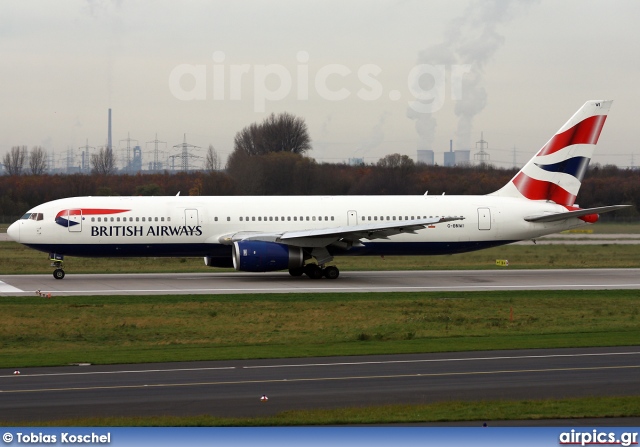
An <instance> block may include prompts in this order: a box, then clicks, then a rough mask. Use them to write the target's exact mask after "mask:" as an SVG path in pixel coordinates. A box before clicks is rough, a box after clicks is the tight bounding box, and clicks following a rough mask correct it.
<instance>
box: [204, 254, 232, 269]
mask: <svg viewBox="0 0 640 447" xmlns="http://www.w3.org/2000/svg"><path fill="white" fill-rule="evenodd" d="M204 265H206V266H207V267H218V268H231V267H233V260H232V259H231V258H230V257H229V255H227V256H205V257H204Z"/></svg>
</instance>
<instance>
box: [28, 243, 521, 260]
mask: <svg viewBox="0 0 640 447" xmlns="http://www.w3.org/2000/svg"><path fill="white" fill-rule="evenodd" d="M512 242H516V241H512V240H509V241H478V242H473V241H465V242H367V243H365V244H364V246H363V247H353V248H351V249H350V250H343V249H337V248H334V247H328V249H329V251H330V253H331V254H332V255H334V256H425V255H445V254H455V253H465V252H470V251H476V250H482V249H485V248H491V247H497V246H500V245H505V244H510V243H512ZM25 245H26V246H28V247H30V248H33V249H35V250H39V251H43V252H45V253H57V254H61V255H66V256H83V257H95V258H99V257H147V256H155V257H199V256H221V257H224V256H229V257H231V250H232V248H231V246H230V245H221V244H96V245H88V244H25Z"/></svg>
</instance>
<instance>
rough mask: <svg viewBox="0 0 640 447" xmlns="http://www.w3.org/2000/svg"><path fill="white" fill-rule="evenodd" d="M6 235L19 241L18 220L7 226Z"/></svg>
mask: <svg viewBox="0 0 640 447" xmlns="http://www.w3.org/2000/svg"><path fill="white" fill-rule="evenodd" d="M7 236H9V237H10V238H11V239H13V240H14V241H16V242H20V222H14V223H12V224H11V225H9V228H7Z"/></svg>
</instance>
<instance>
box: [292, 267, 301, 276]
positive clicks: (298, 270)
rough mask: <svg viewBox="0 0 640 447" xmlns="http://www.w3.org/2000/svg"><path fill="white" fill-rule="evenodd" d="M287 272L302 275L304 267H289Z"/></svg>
mask: <svg viewBox="0 0 640 447" xmlns="http://www.w3.org/2000/svg"><path fill="white" fill-rule="evenodd" d="M289 274H290V275H291V276H302V275H303V274H304V267H296V268H294V269H289Z"/></svg>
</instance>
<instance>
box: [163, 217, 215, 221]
mask: <svg viewBox="0 0 640 447" xmlns="http://www.w3.org/2000/svg"><path fill="white" fill-rule="evenodd" d="M216 220H218V219H216ZM167 222H171V218H170V217H167Z"/></svg>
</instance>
